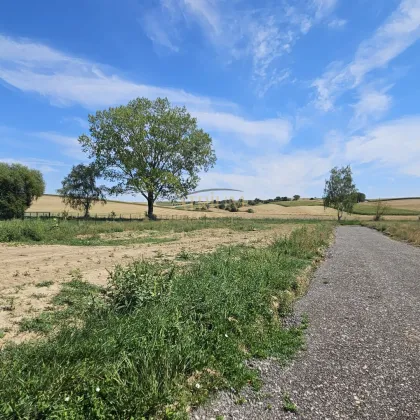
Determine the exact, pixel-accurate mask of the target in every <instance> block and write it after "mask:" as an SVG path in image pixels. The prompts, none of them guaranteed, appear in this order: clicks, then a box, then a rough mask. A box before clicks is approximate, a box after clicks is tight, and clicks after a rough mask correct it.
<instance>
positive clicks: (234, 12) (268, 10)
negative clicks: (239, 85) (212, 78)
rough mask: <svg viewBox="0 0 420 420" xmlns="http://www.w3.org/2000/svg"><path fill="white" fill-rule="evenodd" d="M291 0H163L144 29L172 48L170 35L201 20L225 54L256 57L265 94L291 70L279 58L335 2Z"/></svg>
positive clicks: (254, 74) (255, 65)
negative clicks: (256, 0)
mask: <svg viewBox="0 0 420 420" xmlns="http://www.w3.org/2000/svg"><path fill="white" fill-rule="evenodd" d="M289 3H290V4H294V6H290V4H288V3H287V2H285V3H284V4H275V5H274V4H273V3H271V2H267V1H263V2H262V3H261V4H258V7H255V5H254V6H252V7H250V5H249V4H246V3H245V2H240V1H229V2H227V1H217V0H160V1H159V2H158V3H157V4H156V5H155V6H154V8H152V9H151V10H149V11H147V12H146V15H147V16H148V17H150V18H151V19H154V24H153V28H152V29H153V30H150V26H151V25H150V24H149V25H148V24H146V25H145V32H146V35H148V37H149V38H150V39H151V40H152V41H153V42H154V43H155V44H156V45H160V46H164V47H167V48H169V49H170V50H172V51H174V49H175V48H174V43H173V42H172V38H176V37H177V36H178V35H179V33H180V32H182V30H184V31H185V30H186V29H191V27H193V28H194V25H193V24H194V23H197V24H198V25H200V27H201V29H202V33H203V34H204V36H205V37H207V39H209V40H210V42H211V43H212V45H213V46H214V47H215V48H216V49H217V50H218V52H219V53H220V55H221V56H222V57H224V58H222V59H224V60H225V61H228V62H231V61H232V60H238V59H244V60H248V59H249V60H251V61H252V80H253V81H254V83H255V85H256V92H257V94H258V95H260V96H262V95H264V94H265V93H266V92H267V90H268V89H270V88H273V87H274V86H276V85H278V84H279V83H280V82H282V81H284V80H285V79H286V78H285V77H284V75H285V74H286V73H288V70H287V69H286V68H285V66H284V65H283V64H282V63H281V61H279V60H281V58H282V57H283V56H285V55H287V54H289V53H290V52H291V51H292V49H293V47H294V45H295V43H296V42H297V41H298V39H299V38H300V37H301V36H302V35H305V34H307V33H308V32H309V30H310V29H311V28H312V27H313V26H314V25H316V24H318V23H320V22H321V21H322V20H323V19H325V18H326V17H327V16H329V15H330V13H331V12H332V11H333V10H334V8H335V6H336V3H337V1H336V0H311V1H309V2H304V3H299V4H298V5H296V4H295V3H294V2H289ZM178 28H179V30H178ZM175 34H176V36H175ZM168 40H170V42H168ZM176 48H178V47H176ZM226 57H227V59H226Z"/></svg>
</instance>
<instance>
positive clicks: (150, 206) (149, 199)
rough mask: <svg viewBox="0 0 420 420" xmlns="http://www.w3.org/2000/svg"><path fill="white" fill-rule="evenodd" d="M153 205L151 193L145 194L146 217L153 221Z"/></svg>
mask: <svg viewBox="0 0 420 420" xmlns="http://www.w3.org/2000/svg"><path fill="white" fill-rule="evenodd" d="M153 203H154V199H153V191H149V192H148V193H147V217H148V218H149V219H151V220H152V219H153V218H154V216H153Z"/></svg>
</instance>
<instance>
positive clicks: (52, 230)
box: [0, 218, 316, 246]
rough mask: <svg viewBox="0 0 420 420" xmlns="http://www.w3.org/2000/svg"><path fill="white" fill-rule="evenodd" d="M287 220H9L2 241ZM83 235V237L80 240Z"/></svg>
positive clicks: (93, 240) (82, 241)
mask: <svg viewBox="0 0 420 420" xmlns="http://www.w3.org/2000/svg"><path fill="white" fill-rule="evenodd" d="M288 222H290V221H288V220H279V219H271V220H263V219H257V220H246V219H228V218H221V219H208V218H207V219H198V220H190V221H185V220H168V221H148V220H147V221H146V220H145V221H142V222H116V221H115V222H107V221H100V222H99V221H98V222H94V221H75V220H67V221H59V220H57V221H54V220H42V219H34V220H30V219H29V220H9V221H0V242H29V243H36V242H38V243H49V244H67V245H89V246H92V245H118V243H117V242H116V241H115V240H112V241H107V240H105V239H103V238H101V237H100V234H103V233H113V232H124V231H134V232H140V233H141V232H148V233H150V232H155V233H168V232H191V231H195V230H201V229H207V228H229V229H235V230H251V229H254V228H261V229H263V228H265V227H266V225H267V224H282V223H288ZM298 222H301V223H315V222H316V221H311V220H309V221H308V220H306V221H298V220H297V221H296V220H293V223H298ZM81 236H84V237H81ZM120 242H121V243H127V242H138V238H137V239H136V238H132V239H129V238H127V239H126V240H124V241H120Z"/></svg>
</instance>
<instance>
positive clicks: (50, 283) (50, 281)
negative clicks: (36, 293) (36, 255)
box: [35, 280, 54, 287]
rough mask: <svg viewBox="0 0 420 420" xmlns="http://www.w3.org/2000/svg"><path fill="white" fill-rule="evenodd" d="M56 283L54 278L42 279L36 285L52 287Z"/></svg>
mask: <svg viewBox="0 0 420 420" xmlns="http://www.w3.org/2000/svg"><path fill="white" fill-rule="evenodd" d="M53 284H54V282H53V281H52V280H46V281H40V282H39V283H37V284H36V285H35V287H50V286H52V285H53Z"/></svg>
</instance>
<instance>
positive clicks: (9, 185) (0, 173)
mask: <svg viewBox="0 0 420 420" xmlns="http://www.w3.org/2000/svg"><path fill="white" fill-rule="evenodd" d="M44 191H45V182H44V179H43V177H42V174H41V172H40V171H37V170H35V169H30V168H28V167H27V166H24V165H20V164H10V165H9V164H7V163H0V219H13V218H21V217H23V216H24V214H25V210H26V209H27V208H28V207H30V205H31V204H32V202H33V201H34V200H36V199H37V198H39V197H41V195H42V194H44Z"/></svg>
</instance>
